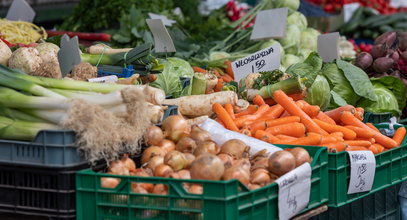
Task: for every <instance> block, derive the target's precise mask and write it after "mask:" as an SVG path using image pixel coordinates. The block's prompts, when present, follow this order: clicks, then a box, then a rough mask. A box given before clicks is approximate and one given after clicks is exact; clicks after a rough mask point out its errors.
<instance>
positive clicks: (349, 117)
mask: <svg viewBox="0 0 407 220" xmlns="http://www.w3.org/2000/svg"><path fill="white" fill-rule="evenodd" d="M341 121H342V122H343V123H344V124H345V125H352V126H357V127H360V128H364V129H366V130H369V131H371V132H372V133H373V138H374V139H375V140H376V142H377V143H379V144H381V145H383V146H384V147H385V148H395V147H397V146H398V145H397V142H396V141H394V140H393V139H391V138H389V137H387V136H385V135H383V134H382V133H380V132H379V131H377V130H375V129H373V128H371V127H369V126H368V125H367V123H366V124H364V123H363V122H361V121H359V119H357V118H356V117H355V116H354V115H353V114H352V113H350V112H343V113H342V115H341Z"/></svg>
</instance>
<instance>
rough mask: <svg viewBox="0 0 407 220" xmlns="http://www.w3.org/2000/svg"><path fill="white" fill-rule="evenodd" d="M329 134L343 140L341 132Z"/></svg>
mask: <svg viewBox="0 0 407 220" xmlns="http://www.w3.org/2000/svg"><path fill="white" fill-rule="evenodd" d="M329 135H330V136H333V137H336V138H337V139H341V141H343V133H342V132H332V133H330V134H329Z"/></svg>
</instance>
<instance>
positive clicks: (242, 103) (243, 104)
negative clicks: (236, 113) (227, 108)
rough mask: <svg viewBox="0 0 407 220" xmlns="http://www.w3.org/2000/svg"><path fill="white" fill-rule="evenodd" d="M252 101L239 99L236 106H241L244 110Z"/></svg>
mask: <svg viewBox="0 0 407 220" xmlns="http://www.w3.org/2000/svg"><path fill="white" fill-rule="evenodd" d="M249 105H250V103H249V102H248V101H246V100H244V99H239V100H237V103H236V106H237V107H239V108H240V110H242V111H244V110H246V109H247V108H248V107H249Z"/></svg>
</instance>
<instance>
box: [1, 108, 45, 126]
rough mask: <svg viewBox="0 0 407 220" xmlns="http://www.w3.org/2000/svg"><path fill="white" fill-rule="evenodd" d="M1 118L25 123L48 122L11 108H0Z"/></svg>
mask: <svg viewBox="0 0 407 220" xmlns="http://www.w3.org/2000/svg"><path fill="white" fill-rule="evenodd" d="M0 116H4V117H8V118H11V119H17V120H23V121H32V122H46V121H45V120H43V119H40V118H37V117H34V116H32V115H30V114H27V113H25V112H23V111H20V110H17V109H11V108H4V107H0Z"/></svg>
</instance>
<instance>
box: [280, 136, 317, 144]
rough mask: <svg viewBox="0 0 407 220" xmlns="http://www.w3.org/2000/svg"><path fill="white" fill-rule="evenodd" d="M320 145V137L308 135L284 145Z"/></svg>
mask: <svg viewBox="0 0 407 220" xmlns="http://www.w3.org/2000/svg"><path fill="white" fill-rule="evenodd" d="M320 143H321V135H310V136H306V137H302V138H298V139H297V140H295V141H290V142H288V143H286V144H289V145H319V144H320Z"/></svg>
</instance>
